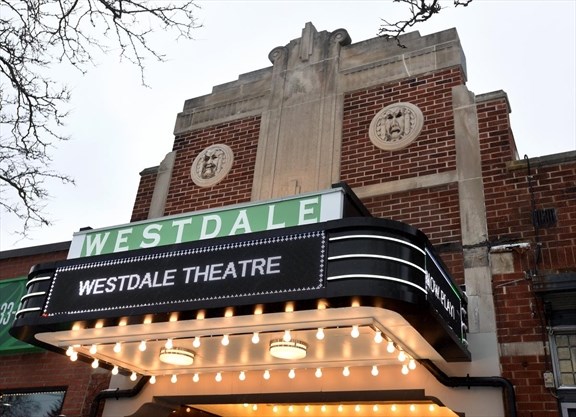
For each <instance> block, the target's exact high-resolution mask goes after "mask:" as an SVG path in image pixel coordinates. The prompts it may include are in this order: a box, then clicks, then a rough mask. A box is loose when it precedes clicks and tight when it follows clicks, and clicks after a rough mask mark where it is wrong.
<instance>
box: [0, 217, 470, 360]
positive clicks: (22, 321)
mask: <svg viewBox="0 0 576 417" xmlns="http://www.w3.org/2000/svg"><path fill="white" fill-rule="evenodd" d="M320 298H322V299H327V300H328V301H329V304H330V305H331V306H334V307H338V306H349V305H350V300H351V299H352V298H356V299H361V300H362V305H368V306H383V305H385V308H386V309H389V310H393V311H395V312H397V313H399V314H401V315H402V316H403V317H404V318H405V319H406V320H407V321H408V322H409V323H410V325H412V326H413V327H414V328H415V329H416V330H417V331H418V332H419V333H420V334H421V335H422V336H423V337H424V338H425V339H426V340H427V341H428V342H429V343H430V344H431V345H432V346H433V347H434V348H435V349H436V350H437V351H438V352H439V353H440V354H441V355H442V356H443V357H444V358H445V359H446V360H447V361H469V360H470V353H469V352H468V350H467V348H466V341H465V338H466V333H465V325H464V323H465V317H463V312H465V310H466V297H465V295H464V294H463V293H462V292H461V291H460V289H459V288H458V287H457V286H456V285H455V284H454V283H453V281H452V279H451V278H450V276H449V274H448V273H447V271H446V270H445V268H444V267H443V266H442V263H441V262H440V260H439V258H438V257H437V256H436V255H434V250H433V248H432V246H431V245H430V243H429V242H428V239H427V238H426V236H425V235H424V234H423V233H421V232H420V231H418V230H417V229H414V228H412V227H410V226H408V225H406V224H404V223H399V222H395V221H391V220H386V219H375V218H370V217H357V218H346V219H341V220H334V221H330V222H325V223H319V224H314V225H308V226H298V227H292V228H286V229H277V230H273V231H267V232H259V233H252V234H247V235H242V236H231V237H226V238H218V239H211V240H206V241H202V242H192V243H186V244H181V245H173V246H167V247H162V248H154V249H146V250H139V251H131V252H124V253H120V254H118V253H117V254H112V255H102V256H95V257H89V258H80V259H71V260H66V261H62V262H56V263H51V264H41V265H37V266H36V267H34V268H33V270H32V272H31V273H30V275H29V281H28V293H27V295H25V296H24V297H23V299H22V303H21V306H20V311H19V313H18V314H17V318H16V321H15V323H14V325H13V327H12V329H11V331H10V332H11V334H12V335H13V336H14V337H16V338H18V339H20V340H23V341H26V342H28V343H33V344H37V345H38V344H41V343H39V342H38V341H36V339H35V338H34V334H36V333H40V332H47V331H57V330H69V329H70V328H71V326H72V324H73V323H74V322H76V321H90V320H108V321H109V323H114V322H115V321H116V322H117V320H118V318H120V317H126V316H128V317H130V318H131V319H133V320H134V322H135V323H136V322H138V320H141V318H142V317H143V316H144V315H148V314H153V315H155V317H156V319H155V321H162V320H167V318H166V317H167V315H168V313H170V312H174V311H177V312H180V316H181V317H184V318H185V319H192V318H193V317H194V314H193V313H194V312H195V311H198V310H199V309H205V310H208V311H216V310H217V309H222V308H226V307H234V308H235V309H237V310H238V311H239V314H242V311H246V314H250V313H249V312H251V311H253V308H246V307H250V306H254V305H256V304H266V305H267V306H268V307H267V308H266V311H267V312H273V311H274V306H277V307H278V306H280V305H281V304H282V303H285V302H287V301H296V302H297V303H299V306H300V307H299V308H304V309H307V308H310V309H313V308H315V305H316V301H317V300H318V299H320ZM243 308H244V310H243ZM214 316H215V317H216V316H218V313H214ZM110 325H113V324H110ZM41 345H42V346H43V347H45V348H52V349H53V347H50V346H45V345H43V344H41Z"/></svg>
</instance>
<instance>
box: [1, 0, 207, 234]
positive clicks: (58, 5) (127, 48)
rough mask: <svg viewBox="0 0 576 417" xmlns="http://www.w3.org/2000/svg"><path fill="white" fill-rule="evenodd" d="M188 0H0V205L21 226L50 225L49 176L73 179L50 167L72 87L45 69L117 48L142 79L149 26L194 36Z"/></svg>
mask: <svg viewBox="0 0 576 417" xmlns="http://www.w3.org/2000/svg"><path fill="white" fill-rule="evenodd" d="M196 11H197V6H196V5H195V3H194V2H193V0H81V1H80V0H0V211H2V212H5V213H11V214H13V215H15V216H17V217H18V218H20V219H21V220H22V225H23V228H22V231H21V232H22V233H23V234H24V235H25V234H26V232H27V231H28V230H29V229H30V228H31V227H34V226H41V225H47V224H50V220H49V219H48V217H47V216H46V215H45V214H44V209H45V205H46V199H47V198H48V197H49V193H48V190H47V182H49V181H52V180H56V181H60V182H62V183H73V180H72V179H71V178H70V177H69V176H67V175H65V174H61V173H59V172H57V171H54V170H52V169H51V168H50V164H51V159H50V153H51V151H52V149H51V148H52V147H53V146H54V145H55V144H57V143H58V142H60V141H64V140H67V139H68V138H67V136H66V135H65V134H64V133H62V132H63V130H64V129H63V126H64V122H65V120H66V117H67V113H66V111H65V110H63V109H65V105H66V104H67V102H68V101H69V99H70V92H69V91H68V89H67V88H66V86H65V85H64V84H63V83H62V82H61V81H60V80H54V79H51V78H49V77H48V76H47V75H46V74H47V71H46V70H47V69H51V68H53V67H54V66H55V65H58V64H62V63H63V64H68V65H71V66H73V67H74V68H76V69H78V70H80V71H82V72H85V71H86V70H87V68H88V67H89V66H90V65H92V64H93V60H94V58H95V57H96V54H100V53H110V52H115V53H117V54H118V55H119V56H120V57H121V58H123V59H126V60H128V61H129V62H131V63H133V64H135V65H136V66H137V67H138V68H139V70H140V74H141V80H142V83H143V84H145V79H144V72H145V63H146V59H147V58H153V59H155V60H158V61H163V60H164V55H163V54H162V53H161V52H160V51H158V50H157V49H155V48H154V47H152V46H151V44H150V37H151V34H152V33H153V31H155V30H162V31H164V32H168V33H171V34H173V35H175V38H177V39H178V38H185V39H192V32H193V30H194V29H196V28H197V27H199V26H198V25H196V23H195V18H194V15H195V12H196Z"/></svg>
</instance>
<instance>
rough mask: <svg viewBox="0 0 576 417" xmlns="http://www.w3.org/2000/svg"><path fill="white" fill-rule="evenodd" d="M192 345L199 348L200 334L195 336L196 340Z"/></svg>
mask: <svg viewBox="0 0 576 417" xmlns="http://www.w3.org/2000/svg"><path fill="white" fill-rule="evenodd" d="M192 346H194V347H195V348H196V349H198V348H199V347H200V336H196V337H195V338H194V341H193V342H192Z"/></svg>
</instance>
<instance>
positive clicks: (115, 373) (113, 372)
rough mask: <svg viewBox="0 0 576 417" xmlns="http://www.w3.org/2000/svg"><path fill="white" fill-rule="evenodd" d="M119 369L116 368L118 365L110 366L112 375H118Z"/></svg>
mask: <svg viewBox="0 0 576 417" xmlns="http://www.w3.org/2000/svg"><path fill="white" fill-rule="evenodd" d="M118 372H119V369H118V365H114V367H113V368H112V375H118Z"/></svg>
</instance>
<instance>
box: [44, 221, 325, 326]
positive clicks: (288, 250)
mask: <svg viewBox="0 0 576 417" xmlns="http://www.w3.org/2000/svg"><path fill="white" fill-rule="evenodd" d="M325 253H326V250H325V239H324V233H323V232H320V231H318V232H311V233H303V234H292V235H287V236H281V237H271V238H264V239H256V240H246V241H243V242H238V243H228V244H220V245H209V246H200V247H193V248H189V249H184V248H179V249H178V250H175V251H166V252H159V253H154V254H147V255H137V254H134V255H132V256H129V257H124V258H116V259H112V260H99V261H95V262H87V263H82V264H78V265H68V266H62V267H59V268H57V269H56V272H55V274H54V278H53V280H52V286H51V288H50V292H49V294H48V301H47V303H46V305H45V307H44V312H43V314H44V315H45V316H81V315H82V314H86V313H94V312H107V314H109V313H110V312H111V311H123V310H130V312H131V313H132V314H134V313H143V312H159V311H162V310H164V309H165V308H164V306H167V307H168V311H172V310H174V308H175V306H176V305H178V304H188V305H190V303H197V302H206V301H210V300H225V299H231V298H235V297H245V296H257V295H267V294H279V293H284V292H290V291H308V290H313V289H318V288H321V287H322V286H323V283H324V279H323V277H324V255H325Z"/></svg>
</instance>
